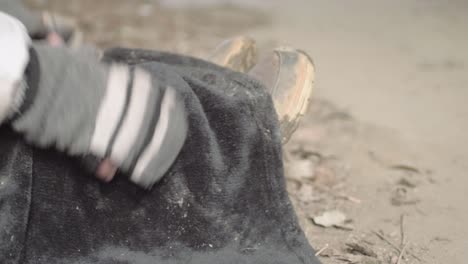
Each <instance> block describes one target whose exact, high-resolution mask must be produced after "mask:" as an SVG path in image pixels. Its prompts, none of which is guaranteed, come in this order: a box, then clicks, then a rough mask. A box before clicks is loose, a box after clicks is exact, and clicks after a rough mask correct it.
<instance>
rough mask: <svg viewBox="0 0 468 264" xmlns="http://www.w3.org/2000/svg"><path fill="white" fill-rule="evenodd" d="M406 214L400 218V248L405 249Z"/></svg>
mask: <svg viewBox="0 0 468 264" xmlns="http://www.w3.org/2000/svg"><path fill="white" fill-rule="evenodd" d="M404 224H405V214H401V216H400V247H403V244H405V226H404Z"/></svg>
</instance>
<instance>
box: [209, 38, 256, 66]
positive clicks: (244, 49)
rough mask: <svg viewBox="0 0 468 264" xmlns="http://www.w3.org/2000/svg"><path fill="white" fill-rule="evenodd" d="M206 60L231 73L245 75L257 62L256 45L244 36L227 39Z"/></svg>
mask: <svg viewBox="0 0 468 264" xmlns="http://www.w3.org/2000/svg"><path fill="white" fill-rule="evenodd" d="M208 60H209V61H211V62H213V63H214V64H218V65H220V66H223V67H226V68H229V69H231V70H233V71H238V72H244V73H246V72H248V71H249V70H250V69H251V68H252V67H253V66H254V65H255V63H256V62H257V45H256V43H255V41H254V40H253V39H251V38H249V37H246V36H239V37H235V38H232V39H228V40H226V41H224V42H222V43H221V44H220V45H218V46H217V47H216V49H215V51H214V52H213V53H212V54H211V55H210V56H209V57H208Z"/></svg>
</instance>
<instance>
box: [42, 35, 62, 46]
mask: <svg viewBox="0 0 468 264" xmlns="http://www.w3.org/2000/svg"><path fill="white" fill-rule="evenodd" d="M46 40H47V43H49V44H50V45H51V46H54V47H59V46H63V45H64V43H65V41H64V40H63V39H62V37H61V36H60V35H59V34H58V33H56V32H51V33H49V34H47V37H46Z"/></svg>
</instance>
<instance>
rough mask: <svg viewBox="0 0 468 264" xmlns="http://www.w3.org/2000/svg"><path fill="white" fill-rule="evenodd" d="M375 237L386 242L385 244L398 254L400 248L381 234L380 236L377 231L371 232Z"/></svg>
mask: <svg viewBox="0 0 468 264" xmlns="http://www.w3.org/2000/svg"><path fill="white" fill-rule="evenodd" d="M372 232H373V233H374V234H375V235H376V236H378V237H379V238H380V239H382V240H383V241H385V242H387V244H389V245H390V246H392V247H393V248H394V249H395V250H396V251H398V253H399V252H400V251H401V250H400V248H399V247H398V246H397V245H395V244H393V242H392V241H390V240H388V239H387V238H386V237H384V236H383V235H382V234H380V233H379V232H377V231H372Z"/></svg>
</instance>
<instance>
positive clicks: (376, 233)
mask: <svg viewBox="0 0 468 264" xmlns="http://www.w3.org/2000/svg"><path fill="white" fill-rule="evenodd" d="M372 233H374V234H375V235H376V236H378V237H379V238H380V239H382V240H383V241H385V242H387V243H388V244H389V245H390V246H392V247H393V248H394V249H395V250H396V251H397V252H398V253H400V254H401V251H402V249H400V248H399V247H397V246H396V245H395V244H393V243H392V241H390V240H388V239H387V238H386V237H385V236H383V235H382V234H380V233H379V232H377V231H372ZM408 254H410V255H411V256H412V257H413V258H415V259H417V260H419V261H420V262H422V259H421V258H420V257H418V256H416V255H415V254H413V253H411V252H408Z"/></svg>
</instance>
